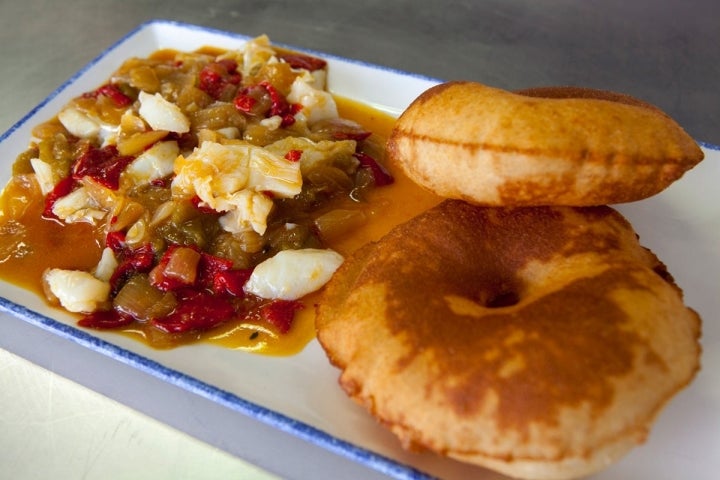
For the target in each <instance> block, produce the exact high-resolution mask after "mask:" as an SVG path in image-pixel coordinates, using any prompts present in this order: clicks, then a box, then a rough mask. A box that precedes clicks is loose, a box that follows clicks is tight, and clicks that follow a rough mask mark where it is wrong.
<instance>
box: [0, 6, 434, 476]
mask: <svg viewBox="0 0 720 480" xmlns="http://www.w3.org/2000/svg"><path fill="white" fill-rule="evenodd" d="M162 25H166V26H172V27H177V28H182V29H190V30H196V31H200V32H205V33H210V34H215V35H221V36H225V37H232V38H237V39H241V40H242V39H250V38H252V37H249V36H247V35H242V34H239V33H233V32H227V31H223V30H218V29H213V28H209V27H203V26H199V25H193V24H188V23H183V22H177V21H171V20H161V19H156V20H150V21H147V22H144V23H142V24H140V25H139V26H137V27H136V28H135V29H133V30H131V31H130V32H128V33H127V34H126V35H124V36H123V37H121V38H120V39H119V40H117V41H116V42H115V43H113V44H112V45H110V46H109V47H108V48H106V49H105V50H103V51H102V52H101V53H100V54H99V55H98V56H97V57H95V58H94V59H92V60H91V61H90V62H88V63H87V64H86V65H85V66H84V67H82V68H81V69H80V70H78V71H77V72H76V73H75V74H73V75H72V76H71V77H70V78H69V79H68V80H66V81H65V82H64V83H63V84H62V85H60V86H59V87H58V88H56V89H55V90H54V91H52V92H51V93H50V94H49V95H48V96H47V97H46V98H45V99H43V100H42V101H41V102H40V103H39V104H38V105H36V106H35V107H34V108H33V109H32V110H30V111H29V112H28V113H26V114H25V115H24V116H23V117H22V118H21V119H20V120H19V121H17V122H16V123H15V124H13V125H12V126H11V127H10V128H9V129H8V130H7V131H5V132H4V133H3V134H2V135H0V143H2V142H3V141H4V140H5V139H6V138H7V137H9V136H10V135H11V134H12V133H13V132H15V131H16V130H17V129H18V128H20V127H21V126H23V125H24V124H25V123H26V122H27V121H28V120H29V119H30V118H31V117H33V115H35V113H36V112H37V111H38V110H40V109H41V108H43V106H45V105H46V104H47V103H48V102H50V101H51V100H52V99H54V98H55V97H56V96H58V95H59V94H60V93H62V92H63V91H64V90H65V89H67V88H68V87H69V86H70V85H72V84H73V83H74V82H75V81H76V80H77V79H78V78H79V77H80V76H81V75H82V74H84V73H85V72H86V71H87V70H89V69H90V68H92V67H93V66H94V65H95V64H97V63H98V62H99V61H100V60H102V59H103V58H104V57H106V56H107V55H108V54H109V53H110V52H112V51H113V50H115V49H117V48H118V47H120V46H121V45H122V44H124V43H125V42H127V41H128V40H129V39H131V38H132V37H134V36H135V35H138V34H139V33H141V32H142V31H144V30H146V29H150V28H153V27H155V26H162ZM276 45H278V46H281V47H285V48H292V49H294V50H296V51H303V52H307V53H311V54H315V55H321V56H323V57H324V58H332V59H336V60H342V61H345V62H350V63H355V64H358V65H363V66H368V67H371V68H374V69H377V70H384V71H387V72H395V73H399V74H402V75H407V76H412V77H415V78H419V79H425V80H433V81H437V80H436V79H431V78H429V77H425V76H422V75H416V74H412V73H407V72H402V71H400V70H396V69H392V68H388V67H382V66H378V65H373V64H369V63H365V62H361V61H357V60H352V59H347V58H343V57H338V56H334V55H331V54H327V53H324V52H316V51H313V50H308V49H302V48H299V47H295V46H289V45H283V44H279V43H276ZM0 310H2V311H5V312H7V313H10V314H12V315H13V316H15V317H17V318H20V319H22V320H25V321H27V322H28V323H30V324H32V325H35V326H38V327H40V328H43V329H45V330H48V331H51V332H53V333H55V334H57V335H59V336H61V337H63V338H66V339H69V340H72V341H74V342H76V343H78V344H80V345H82V346H85V347H87V348H90V349H92V350H94V351H96V352H99V353H102V354H104V355H106V356H108V357H110V358H113V359H115V360H118V361H120V362H122V363H125V364H127V365H130V366H132V367H135V368H137V369H138V370H140V371H142V372H145V373H149V374H150V375H153V376H155V377H157V378H159V379H161V380H163V381H166V382H168V383H170V384H172V385H175V386H178V387H181V388H183V389H185V390H187V391H190V392H193V393H195V394H198V395H200V396H202V397H204V398H207V399H209V400H212V401H214V402H215V403H217V404H220V405H223V406H225V407H227V408H230V409H232V410H235V411H238V412H240V413H242V414H244V415H246V416H248V417H251V418H254V419H256V420H258V421H260V422H263V423H265V424H267V425H270V426H272V427H274V428H276V429H277V430H280V431H283V432H286V433H289V434H292V435H295V436H296V437H299V438H301V439H303V440H305V441H307V442H309V443H311V444H314V445H317V446H319V447H322V448H324V449H326V450H328V451H331V452H333V453H336V454H338V455H341V456H343V457H346V458H348V459H350V460H353V461H355V462H357V463H359V464H362V465H364V466H366V467H368V468H371V469H374V470H376V471H378V472H380V473H382V474H385V475H388V476H391V477H393V478H398V479H412V480H425V479H427V480H431V479H434V478H435V477H433V476H431V475H428V474H426V473H424V472H422V471H420V470H417V469H416V468H414V467H412V466H409V465H407V464H404V463H402V462H399V461H396V460H393V459H391V458H388V457H386V456H384V455H380V454H378V453H376V452H373V451H371V450H368V449H365V448H362V447H359V446H357V445H355V444H353V443H350V442H348V441H345V440H341V439H339V438H337V437H334V436H332V435H330V434H329V433H327V432H325V431H323V430H320V429H318V428H315V427H313V426H311V425H308V424H306V423H304V422H301V421H299V420H296V419H294V418H292V417H289V416H287V415H284V414H282V413H279V412H277V411H274V410H272V409H269V408H266V407H263V406H262V405H258V404H256V403H253V402H250V401H248V400H245V399H244V398H242V397H240V396H238V395H235V394H233V393H231V392H228V391H225V390H223V389H221V388H219V387H216V386H214V385H211V384H209V383H207V382H204V381H202V380H200V379H198V378H196V377H193V376H191V375H187V374H185V373H182V372H180V371H178V370H175V369H172V368H169V367H166V366H165V365H162V364H161V363H159V362H156V361H154V360H151V359H149V358H147V357H144V356H143V355H140V354H137V353H134V352H131V351H129V350H126V349H124V348H121V347H119V346H117V345H115V344H113V343H110V342H107V341H105V340H102V339H100V338H98V337H96V336H94V335H92V334H91V333H89V332H88V331H85V330H81V329H79V328H77V327H74V326H71V325H68V324H65V323H62V322H59V321H57V320H54V319H52V318H50V317H48V316H45V315H42V314H40V313H38V312H35V311H34V310H32V309H29V308H27V307H25V306H22V305H20V304H18V303H16V302H13V301H11V300H8V299H7V298H4V297H2V296H0Z"/></svg>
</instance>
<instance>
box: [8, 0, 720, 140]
mask: <svg viewBox="0 0 720 480" xmlns="http://www.w3.org/2000/svg"><path fill="white" fill-rule="evenodd" d="M719 14H720V4H719V3H718V2H717V1H715V0H683V1H679V0H605V1H577V0H548V1H543V2H537V1H533V0H477V1H468V0H466V1H427V0H414V1H411V0H402V1H398V0H365V1H362V2H351V1H329V0H294V1H257V0H255V1H252V0H246V1H237V0H236V1H232V0H220V1H219V0H208V1H202V2H201V1H191V0H175V1H172V2H169V1H157V2H145V1H141V0H124V1H113V0H92V1H88V0H74V1H73V2H68V3H67V4H66V3H59V2H51V1H48V0H24V1H22V2H17V1H11V0H1V1H0V61H1V62H2V65H4V68H3V77H2V81H0V98H2V105H3V108H2V110H1V111H0V130H5V129H6V128H7V127H8V126H10V125H11V124H12V123H13V122H14V121H15V120H17V118H18V117H19V116H20V115H21V114H22V113H23V112H25V111H27V110H29V109H30V108H31V107H32V106H34V105H35V104H36V103H38V102H39V101H40V100H41V99H43V98H44V97H45V96H46V95H47V94H48V93H49V92H51V91H52V90H53V89H54V88H55V87H56V86H57V85H59V84H60V83H61V82H62V81H64V80H66V79H67V78H68V77H69V76H70V75H71V74H72V73H73V72H75V71H76V70H78V69H79V68H80V67H82V66H83V65H84V64H85V63H86V62H88V61H89V60H91V59H92V58H94V57H95V56H96V55H97V54H98V53H99V52H100V51H101V50H102V49H104V48H105V47H107V46H108V45H110V44H112V43H113V42H114V41H116V40H117V39H118V38H120V37H121V36H122V35H123V34H125V33H126V32H128V31H130V30H131V29H133V28H134V27H136V26H137V25H138V24H140V23H142V22H144V21H147V20H149V19H154V18H165V19H171V20H179V21H183V22H190V23H195V24H199V25H204V26H209V27H215V28H219V29H223V30H230V31H234V32H240V33H245V34H248V35H258V34H261V33H267V34H268V35H269V36H270V38H271V39H273V40H274V41H276V42H281V43H286V44H290V45H297V46H301V47H306V48H311V49H315V50H320V51H325V52H329V53H334V54H337V55H341V56H345V57H352V58H356V59H360V60H365V61H368V62H371V63H377V64H381V65H386V66H391V67H394V68H398V69H401V70H406V71H411V72H417V73H421V74H426V75H430V76H432V77H436V78H440V79H446V80H451V79H467V80H476V81H480V82H483V83H486V84H489V85H492V86H496V87H500V88H507V89H514V88H524V87H530V86H537V85H552V84H556V85H557V84H574V85H583V86H589V87H595V88H604V89H611V90H617V91H621V92H624V93H628V94H630V95H634V96H637V97H640V98H642V99H644V100H647V101H649V102H651V103H654V104H656V105H657V106H659V107H660V108H662V109H663V110H665V111H666V112H668V113H669V114H670V115H672V116H673V117H674V118H675V119H676V120H677V121H678V122H679V123H680V124H681V125H682V126H683V127H684V128H685V129H686V130H687V131H688V132H689V133H690V134H691V135H692V136H693V137H694V138H696V139H698V140H701V141H705V142H710V143H714V144H720V128H718V126H719V125H720V88H719V86H720V28H718V25H720V23H719V22H720V15H719Z"/></svg>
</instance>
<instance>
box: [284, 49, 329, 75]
mask: <svg viewBox="0 0 720 480" xmlns="http://www.w3.org/2000/svg"><path fill="white" fill-rule="evenodd" d="M278 58H280V60H284V61H285V62H287V63H288V64H290V66H291V67H292V68H304V69H305V70H310V71H311V72H313V71H315V70H320V69H323V68H325V66H326V65H327V62H326V61H325V60H323V59H322V58H317V57H313V56H310V55H305V54H302V53H283V54H280V55H278Z"/></svg>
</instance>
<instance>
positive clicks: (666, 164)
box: [388, 82, 703, 206]
mask: <svg viewBox="0 0 720 480" xmlns="http://www.w3.org/2000/svg"><path fill="white" fill-rule="evenodd" d="M388 152H389V154H390V157H391V158H392V159H394V161H395V162H397V163H398V164H399V165H400V167H401V168H402V169H403V170H404V171H405V172H406V173H407V174H408V175H409V176H410V178H412V179H413V180H414V181H415V182H416V183H418V184H420V185H423V186H425V187H426V188H428V189H430V190H432V191H434V192H435V193H437V194H439V195H441V196H444V197H448V198H458V199H463V200H467V201H471V202H473V203H477V204H481V205H496V206H503V205H504V206H519V205H574V206H586V205H602V204H608V203H621V202H629V201H634V200H639V199H642V198H646V197H649V196H651V195H654V194H656V193H658V192H660V191H662V190H663V189H665V188H667V187H668V186H669V185H670V184H671V183H672V182H674V181H675V180H677V179H678V178H680V177H681V176H682V175H683V174H684V173H685V172H686V171H687V170H689V169H690V168H692V167H693V166H695V165H696V164H697V163H698V162H700V161H701V160H702V158H703V152H702V150H701V149H700V147H699V146H698V145H697V143H696V142H695V141H694V140H693V139H692V138H691V137H690V136H689V135H688V134H687V133H686V132H685V131H684V130H683V129H682V128H681V127H680V126H679V125H678V124H677V123H675V122H674V121H673V120H672V119H671V118H670V117H668V116H667V115H666V114H664V113H662V112H661V111H660V110H659V109H657V108H656V107H652V106H651V105H649V104H647V103H645V102H642V101H640V100H637V99H634V98H632V97H629V96H627V95H621V94H616V93H613V92H604V91H601V90H591V89H582V88H576V87H553V88H538V89H530V90H526V91H524V92H522V93H511V92H508V91H504V90H500V89H496V88H491V87H487V86H484V85H481V84H478V83H473V82H448V83H445V84H441V85H438V86H436V87H433V88H431V89H429V90H427V91H426V92H424V93H423V94H422V95H420V96H419V97H418V98H417V99H416V100H415V101H414V102H413V103H412V104H411V105H410V106H409V107H408V108H407V110H405V112H404V113H403V114H402V115H401V117H400V118H399V119H398V122H397V124H396V127H395V129H394V131H393V133H392V135H391V137H390V139H389V141H388Z"/></svg>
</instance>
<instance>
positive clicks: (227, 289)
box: [212, 268, 252, 298]
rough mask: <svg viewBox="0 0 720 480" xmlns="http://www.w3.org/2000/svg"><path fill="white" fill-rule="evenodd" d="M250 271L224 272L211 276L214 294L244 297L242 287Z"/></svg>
mask: <svg viewBox="0 0 720 480" xmlns="http://www.w3.org/2000/svg"><path fill="white" fill-rule="evenodd" d="M251 274H252V269H249V268H248V269H240V270H226V271H224V272H218V273H216V274H215V275H214V276H213V283H212V289H213V291H214V292H215V293H229V294H230V295H233V296H235V297H240V298H242V297H244V296H245V290H244V289H243V287H244V286H245V283H247V281H248V279H249V278H250V275H251Z"/></svg>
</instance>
